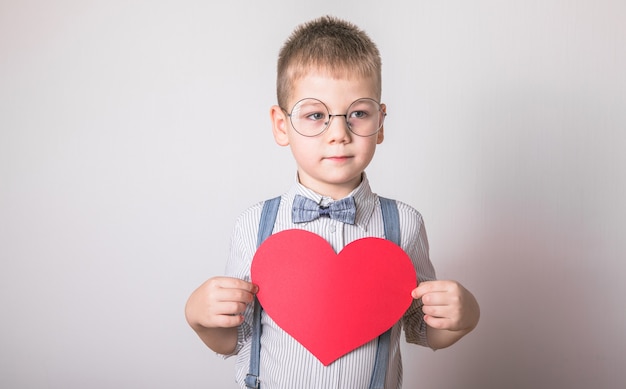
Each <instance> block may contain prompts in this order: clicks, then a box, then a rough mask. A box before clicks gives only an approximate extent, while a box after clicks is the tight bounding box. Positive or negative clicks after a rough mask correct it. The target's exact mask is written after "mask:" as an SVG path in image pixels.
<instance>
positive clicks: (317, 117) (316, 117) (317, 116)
mask: <svg viewBox="0 0 626 389" xmlns="http://www.w3.org/2000/svg"><path fill="white" fill-rule="evenodd" d="M306 118H307V119H309V120H324V118H326V115H325V114H324V113H322V112H313V113H310V114H308V115H307V116H306Z"/></svg>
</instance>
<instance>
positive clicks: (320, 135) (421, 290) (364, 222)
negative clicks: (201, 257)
mask: <svg viewBox="0 0 626 389" xmlns="http://www.w3.org/2000/svg"><path fill="white" fill-rule="evenodd" d="M277 97H278V105H276V106H273V107H272V108H271V109H270V116H271V120H272V126H273V135H274V138H275V141H276V142H277V143H278V144H279V145H280V146H290V148H291V151H292V154H293V156H294V159H295V161H296V165H297V177H296V182H295V183H294V185H293V187H292V188H291V190H290V191H289V192H287V193H285V194H283V195H282V196H281V199H280V207H279V210H278V213H277V217H276V222H275V224H274V228H273V233H277V232H279V231H283V230H288V229H304V230H308V231H311V232H313V233H315V234H318V235H320V236H322V237H324V238H325V239H326V240H327V241H328V242H329V243H330V244H331V246H332V247H333V249H334V250H335V252H340V251H341V250H342V249H343V247H344V246H345V245H347V244H348V243H350V242H352V241H354V240H356V239H359V238H363V237H369V236H374V237H384V228H383V219H382V215H381V207H380V200H379V198H378V196H377V195H376V194H374V193H373V192H372V191H371V189H370V186H369V182H368V180H367V176H366V175H365V168H366V167H367V166H368V164H369V163H370V161H371V160H372V158H373V156H374V151H375V149H376V146H377V145H378V144H380V143H381V142H382V141H383V138H384V129H383V122H384V118H385V115H386V113H385V111H386V107H385V105H384V104H380V103H379V101H380V97H381V60H380V54H379V52H378V49H377V48H376V45H375V44H374V43H373V42H372V41H371V40H370V38H369V37H368V36H367V34H366V33H365V32H363V31H362V30H360V29H359V28H358V27H356V26H355V25H353V24H351V23H348V22H345V21H342V20H339V19H336V18H333V17H322V18H319V19H316V20H313V21H310V22H308V23H305V24H303V25H301V26H300V27H298V28H297V29H296V30H295V31H294V32H293V34H292V35H291V37H290V38H289V39H288V40H287V41H286V43H285V44H284V46H283V48H282V49H281V51H280V55H279V60H278V80H277ZM350 198H352V199H354V203H355V204H356V214H355V215H354V220H349V221H347V222H344V221H338V220H335V219H333V218H332V217H327V216H326V215H324V216H321V217H319V218H317V219H314V220H308V221H302V220H296V219H295V217H296V214H298V212H297V211H292V207H293V204H294V202H301V201H302V199H311V200H313V201H314V202H315V203H317V204H318V205H320V206H322V207H323V208H325V209H327V208H328V207H329V206H330V205H331V204H333V203H334V202H336V201H339V200H341V199H350ZM296 199H297V200H296ZM350 201H352V200H350ZM396 203H397V208H398V212H399V219H400V228H401V247H402V249H403V250H404V251H405V252H406V253H407V254H408V255H409V257H410V258H411V261H412V263H413V266H414V267H415V271H416V272H417V278H418V280H419V281H420V283H419V286H418V287H417V288H415V289H414V290H413V291H412V297H413V299H414V300H413V303H412V305H411V307H410V308H409V309H408V310H407V312H406V313H405V314H404V316H403V318H402V320H401V321H400V322H398V323H397V324H396V325H394V326H393V328H392V330H391V337H390V339H391V340H390V347H389V351H388V354H389V355H388V359H387V361H388V362H387V363H386V367H387V369H386V375H385V376H384V387H385V388H388V389H389V388H400V387H401V385H402V362H401V359H400V348H399V339H400V330H401V329H402V328H404V332H405V336H406V339H407V341H408V342H411V343H416V344H421V345H424V346H429V347H431V348H432V349H439V348H444V347H448V346H450V345H452V344H453V343H455V342H456V341H458V340H459V339H460V338H461V337H463V336H465V335H466V334H467V333H469V332H470V331H472V330H473V329H474V327H475V326H476V325H477V323H478V319H479V307H478V303H477V302H476V300H475V298H474V297H473V295H472V294H471V293H470V292H469V291H467V290H466V289H465V288H464V287H463V286H461V285H460V284H459V283H457V282H455V281H436V280H435V272H434V269H433V266H432V264H431V262H430V259H429V257H428V242H427V239H426V232H425V229H424V225H423V222H422V218H421V215H420V214H419V213H418V212H417V211H416V210H414V209H413V208H411V207H410V206H408V205H406V204H404V203H401V202H396ZM262 206H263V203H259V204H257V205H255V206H253V207H251V208H249V209H248V210H247V211H246V212H244V213H243V214H242V215H241V216H240V218H239V219H238V221H237V223H236V226H235V230H234V233H233V237H232V242H231V253H230V257H229V260H228V265H227V270H226V273H227V275H228V276H227V277H214V278H211V279H209V280H208V281H206V282H205V283H204V284H202V285H201V286H200V287H199V288H198V289H196V290H195V291H194V292H193V293H192V295H191V296H190V298H189V300H188V302H187V306H186V317H187V320H188V322H189V324H190V326H191V327H192V328H193V329H194V330H195V331H196V333H197V334H198V335H199V337H200V338H201V339H202V341H203V342H204V343H205V344H206V345H207V346H208V347H209V348H211V349H212V350H213V351H215V352H216V353H218V354H222V355H224V356H231V355H237V367H236V370H237V373H236V380H237V382H238V383H239V385H241V387H245V384H244V380H245V377H246V373H248V370H249V364H250V356H251V350H250V349H251V333H252V326H253V323H252V316H253V305H254V304H250V303H252V302H253V301H254V295H255V293H256V292H257V290H258V288H257V286H256V285H254V284H252V283H250V282H249V280H250V266H251V261H252V257H253V256H254V253H255V250H256V247H257V246H256V244H257V241H256V240H257V231H258V228H259V220H260V217H261V216H260V215H261V209H262ZM354 287H355V288H367V287H368V285H360V284H359V283H358V281H357V282H355V285H354ZM294 309H306V307H294ZM373 314H374V313H373ZM336 320H337V321H340V320H341V318H340V317H338V318H336ZM262 328H263V331H262V336H261V341H260V350H261V357H260V358H261V361H260V375H259V379H260V382H261V388H262V389H275V388H276V389H286V388H289V389H294V388H346V389H355V388H368V386H369V385H370V381H371V377H372V371H373V369H374V364H375V362H376V358H375V355H376V351H377V340H376V339H374V340H372V341H371V342H369V343H366V344H365V345H363V346H361V347H359V348H357V349H356V350H354V351H352V352H350V353H348V354H346V355H344V356H342V357H341V358H339V359H338V360H336V361H335V362H333V363H331V364H330V365H328V366H324V365H323V364H322V363H320V362H319V361H318V360H317V359H316V358H315V357H314V356H313V355H312V354H311V353H309V351H307V350H306V349H305V348H304V347H303V346H302V345H300V344H299V343H298V342H297V341H296V340H295V339H293V338H292V337H291V336H289V335H288V334H287V333H286V332H284V331H283V330H282V329H281V328H280V327H278V326H277V325H276V323H275V322H274V321H273V320H272V319H271V318H270V317H269V316H268V315H266V314H265V313H263V314H262Z"/></svg>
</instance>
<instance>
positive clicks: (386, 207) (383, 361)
mask: <svg viewBox="0 0 626 389" xmlns="http://www.w3.org/2000/svg"><path fill="white" fill-rule="evenodd" d="M379 199H380V206H381V211H382V214H383V224H384V229H385V238H386V239H388V240H390V241H392V242H394V243H395V244H397V245H398V246H399V245H400V218H399V215H398V208H397V206H396V202H395V201H393V200H390V199H387V198H384V197H379ZM279 205H280V197H276V198H273V199H271V200H268V201H266V202H265V203H264V204H263V210H262V211H261V220H260V222H259V234H258V236H257V247H258V246H260V245H261V243H263V241H264V240H265V239H267V237H268V236H270V235H271V234H272V230H273V229H274V223H275V221H276V215H277V213H278V207H279ZM261 310H262V308H261V304H259V301H258V300H257V299H256V298H255V299H254V313H253V324H252V341H251V342H252V343H251V345H250V371H249V373H248V374H247V375H246V379H245V384H246V387H247V388H251V389H260V382H259V368H260V360H261V329H262V328H261ZM390 339H391V328H390V329H389V330H388V331H386V332H385V333H384V334H382V335H380V336H379V337H378V348H377V350H376V359H375V361H374V371H373V372H372V378H371V380H370V386H369V388H370V389H383V388H384V387H385V375H386V372H387V364H388V360H389V344H390Z"/></svg>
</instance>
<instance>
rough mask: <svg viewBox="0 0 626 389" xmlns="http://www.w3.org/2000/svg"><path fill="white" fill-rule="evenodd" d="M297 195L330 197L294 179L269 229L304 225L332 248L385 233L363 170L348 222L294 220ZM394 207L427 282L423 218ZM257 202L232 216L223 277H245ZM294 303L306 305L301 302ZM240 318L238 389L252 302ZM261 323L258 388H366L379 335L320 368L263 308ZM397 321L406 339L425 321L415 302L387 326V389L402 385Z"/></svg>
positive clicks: (420, 336)
mask: <svg viewBox="0 0 626 389" xmlns="http://www.w3.org/2000/svg"><path fill="white" fill-rule="evenodd" d="M296 194H299V195H302V196H306V197H308V198H310V199H312V200H314V201H315V202H317V203H319V204H321V205H324V206H325V205H328V204H329V203H330V202H332V201H333V200H332V199H330V198H326V197H323V196H320V195H319V194H317V193H315V192H313V191H311V190H310V189H308V188H306V187H304V186H302V185H300V184H299V183H297V182H296V183H295V184H294V186H293V187H292V188H291V189H290V190H289V191H288V192H287V193H285V194H283V195H282V196H281V200H280V208H279V210H278V215H277V218H276V223H275V225H274V231H273V232H274V233H276V232H280V231H283V230H288V229H296V228H297V229H304V230H307V231H310V232H313V233H315V234H318V235H320V236H322V237H324V238H325V239H326V240H327V241H328V242H329V243H330V245H331V246H332V247H333V249H334V250H335V252H337V253H338V252H340V251H341V250H342V249H343V247H344V246H345V245H347V244H349V243H350V242H352V241H354V240H356V239H360V238H364V237H380V238H383V237H384V226H383V219H382V213H381V209H380V202H379V200H378V196H377V195H376V194H374V193H373V192H372V191H371V189H370V186H369V182H368V180H367V177H366V175H365V174H363V180H362V182H361V184H360V185H359V186H358V187H357V188H356V189H355V190H354V191H353V192H352V193H351V195H352V196H354V199H355V202H356V205H357V212H356V221H355V224H354V225H350V224H344V223H342V222H338V221H336V220H333V219H330V218H328V217H320V218H319V219H316V220H314V221H311V222H307V223H299V224H294V223H293V222H292V219H291V208H292V204H293V200H294V197H295V195H296ZM397 205H398V211H399V216H400V229H401V232H402V237H401V247H402V249H403V250H404V251H405V252H406V253H407V254H408V255H409V257H410V258H411V261H412V262H413V266H414V267H415V271H416V273H417V278H418V280H419V281H427V280H433V279H435V271H434V268H433V266H432V264H431V262H430V259H429V257H428V241H427V237H426V231H425V228H424V223H423V221H422V217H421V215H420V214H419V212H417V211H416V210H415V209H413V208H412V207H410V206H409V205H406V204H404V203H402V202H397ZM262 207H263V203H262V202H260V203H258V204H255V205H254V206H252V207H250V208H249V209H248V210H246V211H245V212H244V213H243V214H242V215H241V216H240V217H239V218H238V220H237V222H236V224H235V228H234V232H233V236H232V241H231V251H230V256H229V259H228V263H227V266H226V275H227V276H230V277H236V278H240V279H244V280H246V281H249V280H250V265H251V262H252V258H253V256H254V253H255V251H256V245H257V241H256V240H257V232H258V226H259V219H260V216H261V209H262ZM294 308H300V309H306V307H305V306H303V307H294ZM372 314H375V312H372ZM244 317H245V321H244V323H243V324H242V325H241V326H239V328H238V343H237V348H236V350H235V351H234V353H233V355H234V354H237V361H236V381H237V383H238V384H239V385H240V386H241V387H242V388H245V384H244V378H245V376H246V374H247V373H248V368H249V360H250V340H251V333H252V331H251V328H252V306H251V305H250V306H249V307H248V309H246V312H245V313H244ZM337 320H341V318H337ZM261 323H262V325H263V333H262V336H261V362H260V365H261V367H260V374H259V379H260V380H261V388H263V389H299V388H302V389H305V388H306V389H309V388H320V389H329V388H338V389H359V388H363V389H367V388H368V386H369V382H370V378H371V374H372V371H373V369H374V360H375V357H376V349H377V339H374V340H372V341H370V342H369V343H366V344H365V345H363V346H361V347H359V348H358V349H356V350H354V351H352V352H350V353H348V354H346V355H344V356H343V357H341V358H339V359H338V360H336V361H335V362H333V363H331V364H330V365H328V366H324V365H323V364H322V363H321V362H320V361H319V360H317V358H315V356H313V354H311V353H310V352H309V351H308V350H307V349H305V348H304V347H303V346H302V345H301V344H300V343H298V341H296V340H295V339H294V338H292V337H291V336H290V335H289V334H287V333H286V332H284V331H283V330H282V329H281V328H280V327H278V325H276V323H275V322H274V321H273V320H272V319H271V318H270V317H269V316H268V315H267V314H265V313H263V316H262V319H261ZM403 327H404V332H405V337H406V340H407V341H408V342H410V343H416V344H420V345H427V343H426V324H425V323H424V321H423V314H422V313H421V310H420V309H419V306H418V303H417V302H416V301H414V303H413V304H412V306H411V307H410V308H409V309H408V310H407V312H406V313H405V314H404V316H403V318H402V320H401V321H399V322H398V323H397V324H396V325H394V327H393V328H392V332H391V344H390V347H389V365H388V369H387V376H386V382H385V388H386V389H399V388H401V386H402V360H401V356H400V332H401V330H402V328H403ZM225 357H228V356H225Z"/></svg>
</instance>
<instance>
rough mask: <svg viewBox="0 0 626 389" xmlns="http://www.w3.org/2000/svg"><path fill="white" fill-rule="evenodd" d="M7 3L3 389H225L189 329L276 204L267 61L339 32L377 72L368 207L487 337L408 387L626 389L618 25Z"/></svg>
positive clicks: (621, 43)
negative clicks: (387, 204)
mask: <svg viewBox="0 0 626 389" xmlns="http://www.w3.org/2000/svg"><path fill="white" fill-rule="evenodd" d="M409 3H411V4H412V5H411V6H410V8H409V7H408V5H407V4H408V3H407V2H405V1H395V0H390V1H385V2H374V1H369V2H368V1H344V2H336V1H334V0H329V1H325V0H320V1H317V2H314V3H304V4H303V3H301V2H291V1H284V2H280V1H277V0H271V1H266V2H255V1H248V2H245V3H242V2H237V1H231V2H224V3H223V4H220V5H212V4H210V2H206V1H204V2H201V1H168V0H154V1H134V0H130V1H56V2H51V1H37V0H32V1H6V0H5V1H2V2H1V3H0V260H1V262H0V293H1V295H0V312H1V319H0V387H3V388H59V389H60V388H96V389H97V388H139V387H151V388H234V385H233V384H232V380H233V378H232V377H233V361H232V360H229V361H223V360H221V359H220V358H218V357H216V356H214V355H213V354H212V353H211V352H210V351H209V350H208V349H206V348H204V347H203V345H202V344H201V342H200V341H199V340H198V339H197V338H196V337H195V334H194V333H193V332H192V331H191V329H189V328H188V327H187V325H186V323H185V320H184V317H183V306H184V303H185V300H186V298H187V296H188V295H189V293H190V292H191V291H192V289H193V288H195V287H196V286H197V285H199V284H200V283H201V282H202V281H203V280H204V279H206V278H208V277H209V276H212V275H217V274H221V272H222V270H223V267H224V264H225V256H226V253H227V251H228V239H229V235H230V230H231V227H232V225H233V222H234V219H235V217H236V216H237V215H238V214H239V212H241V211H242V210H243V209H244V208H246V207H247V206H248V205H250V204H252V203H253V202H256V201H258V200H261V199H264V198H267V197H269V196H272V195H275V194H279V193H281V192H283V191H284V190H285V189H287V188H288V187H289V185H290V184H291V182H292V179H293V176H294V174H293V173H294V166H293V163H292V161H291V157H290V154H289V151H288V150H286V149H281V148H279V147H278V146H276V145H275V144H274V143H273V140H272V138H271V133H270V126H269V120H268V108H269V107H270V105H272V104H273V103H274V101H275V99H274V81H275V62H276V54H277V51H278V49H279V47H280V45H281V44H282V42H283V41H284V39H285V38H286V37H287V35H288V34H289V33H290V32H291V30H292V28H293V27H295V26H296V25H297V24H299V23H301V22H303V21H305V20H308V19H310V18H313V17H316V16H319V15H322V14H324V13H331V14H335V15H337V16H341V17H345V18H349V19H351V20H352V21H354V22H355V23H357V24H359V25H361V26H362V27H363V28H365V29H366V30H367V31H368V32H369V33H370V34H371V36H372V37H373V39H374V40H375V41H376V42H377V43H378V44H379V47H380V49H381V52H382V55H383V61H384V74H383V83H384V88H383V97H384V98H383V100H384V101H385V102H386V103H387V105H388V107H389V116H388V120H387V123H386V124H387V125H386V139H385V142H384V143H383V144H382V145H381V146H380V148H379V150H378V154H377V156H376V158H375V161H374V162H373V164H372V165H371V167H370V169H369V170H368V173H369V175H370V178H371V180H372V185H373V188H374V190H375V191H377V192H379V193H381V194H384V195H386V196H391V197H396V198H399V199H402V200H404V201H405V202H408V203H410V204H412V205H413V206H415V207H416V208H418V209H419V210H421V211H422V213H423V215H424V217H425V219H426V223H427V228H428V233H429V238H430V243H431V256H432V259H433V261H434V262H435V265H436V267H437V269H438V273H439V276H440V277H441V278H454V279H458V280H460V281H461V282H462V283H464V284H465V285H466V286H467V287H469V288H470V289H471V290H473V291H474V292H475V294H476V296H477V297H478V299H479V300H480V303H481V306H482V320H481V323H480V325H479V327H478V328H477V329H476V331H475V332H474V333H472V334H471V335H470V336H469V337H467V338H465V339H463V340H462V341H461V342H460V343H458V344H457V345H455V346H454V347H452V348H450V349H447V350H441V351H438V352H435V353H433V352H430V351H429V350H426V349H422V348H416V347H409V346H407V347H405V348H404V351H405V354H404V356H405V367H406V369H405V384H406V385H405V387H406V388H415V387H418V382H419V383H421V385H420V386H419V387H424V388H564V387H568V388H588V387H594V388H617V387H624V386H625V385H626V372H625V369H624V366H625V365H626V357H625V355H624V351H623V350H624V349H625V348H626V335H625V334H624V332H625V330H626V313H625V312H626V310H625V309H624V307H623V303H624V295H626V286H625V283H624V282H623V281H622V278H623V277H622V276H623V274H624V272H625V270H626V265H625V264H624V262H623V259H624V257H625V253H626V243H625V241H626V239H624V238H623V237H622V235H623V225H624V222H623V220H624V218H625V217H626V204H625V200H624V199H625V198H626V174H625V171H624V170H625V168H624V167H625V166H626V156H625V155H626V154H625V153H624V151H623V150H624V149H626V134H625V132H626V72H625V71H624V69H626V27H624V26H625V24H624V20H626V5H625V4H626V3H624V2H623V1H621V0H615V1H608V0H602V1H600V0H597V1H578V2H574V1H566V0H561V1H559V0H545V1H517V2H503V1H489V0H478V1H473V2H468V1H417V2H409Z"/></svg>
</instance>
